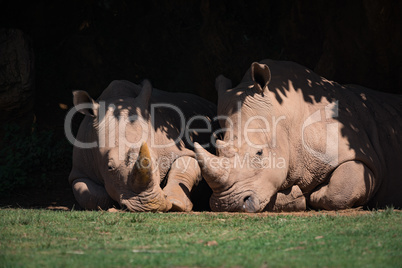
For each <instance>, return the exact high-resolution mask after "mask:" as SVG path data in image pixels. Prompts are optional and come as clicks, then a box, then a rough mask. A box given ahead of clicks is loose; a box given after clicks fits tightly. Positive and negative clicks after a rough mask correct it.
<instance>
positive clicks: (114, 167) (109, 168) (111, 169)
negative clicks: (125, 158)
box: [107, 160, 116, 171]
mask: <svg viewBox="0 0 402 268" xmlns="http://www.w3.org/2000/svg"><path fill="white" fill-rule="evenodd" d="M115 169H116V165H115V164H114V162H113V161H112V160H109V162H108V163H107V170H108V171H113V170H115Z"/></svg>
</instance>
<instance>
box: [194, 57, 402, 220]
mask: <svg viewBox="0 0 402 268" xmlns="http://www.w3.org/2000/svg"><path fill="white" fill-rule="evenodd" d="M216 89H217V91H218V115H219V116H220V123H221V127H223V128H225V131H226V132H225V135H224V141H217V144H218V148H217V151H218V156H219V157H216V156H214V155H212V154H210V153H208V152H206V151H205V150H203V148H202V147H200V146H198V145H197V144H196V145H195V151H196V155H197V159H198V160H199V163H200V165H201V167H202V175H203V177H204V178H205V180H206V181H207V182H208V184H209V185H210V187H211V188H212V190H213V194H212V196H211V199H210V205H211V208H212V209H213V210H215V211H248V212H260V211H264V210H270V209H272V203H273V202H276V201H275V200H276V198H277V197H278V195H277V192H278V191H287V192H286V193H287V194H286V197H287V198H288V202H290V203H292V202H294V201H297V202H296V204H297V206H295V207H293V208H294V209H298V210H300V209H303V208H304V209H305V207H303V202H301V201H300V199H301V198H305V201H306V202H305V203H304V204H307V205H308V206H310V207H312V208H315V209H327V210H337V209H345V208H350V207H355V206H362V205H366V206H369V207H379V206H381V207H383V206H387V205H393V206H395V207H401V206H402V168H401V167H402V153H401V150H402V97H401V96H399V95H391V94H385V93H381V92H376V91H373V90H370V89H367V88H364V87H361V86H354V85H340V84H338V83H336V82H332V81H328V80H326V79H325V78H323V77H320V76H318V75H317V74H315V73H313V72H312V71H311V70H309V69H307V68H305V67H303V66H300V65H298V64H296V63H292V62H284V61H273V60H263V61H261V62H260V63H257V62H255V63H253V64H252V65H251V68H250V69H249V70H248V71H247V73H246V74H245V76H244V78H243V80H242V81H241V83H240V84H239V85H238V86H237V87H235V88H232V86H231V81H230V80H229V79H227V78H225V77H223V76H219V77H218V78H217V79H216ZM292 198H293V199H294V201H292ZM288 208H289V207H288ZM290 208H292V207H291V206H290ZM279 209H280V208H279Z"/></svg>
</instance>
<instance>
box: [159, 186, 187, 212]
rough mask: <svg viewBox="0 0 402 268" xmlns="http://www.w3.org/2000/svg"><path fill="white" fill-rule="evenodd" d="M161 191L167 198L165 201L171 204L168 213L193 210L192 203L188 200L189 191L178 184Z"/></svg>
mask: <svg viewBox="0 0 402 268" xmlns="http://www.w3.org/2000/svg"><path fill="white" fill-rule="evenodd" d="M183 188H184V189H183ZM163 191H164V192H165V194H166V196H167V197H166V199H167V201H168V202H170V203H171V204H172V208H171V209H170V211H177V212H184V211H191V210H192V209H193V203H192V202H191V200H190V198H189V195H190V194H189V190H188V189H187V188H186V187H184V186H183V185H181V184H179V185H175V186H174V187H166V188H165V189H163Z"/></svg>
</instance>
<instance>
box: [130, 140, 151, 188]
mask: <svg viewBox="0 0 402 268" xmlns="http://www.w3.org/2000/svg"><path fill="white" fill-rule="evenodd" d="M133 175H134V183H133V185H134V187H135V188H137V187H139V188H147V187H148V186H150V185H151V182H152V158H151V153H150V152H149V148H148V145H147V143H146V142H144V143H143V144H142V145H141V148H140V153H139V155H138V159H137V162H136V163H135V164H134V171H133Z"/></svg>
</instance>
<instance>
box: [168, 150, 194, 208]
mask: <svg viewBox="0 0 402 268" xmlns="http://www.w3.org/2000/svg"><path fill="white" fill-rule="evenodd" d="M201 178H202V177H201V169H200V167H199V165H198V162H197V160H195V159H194V158H192V157H189V156H183V157H180V158H178V159H176V160H175V161H174V162H173V164H172V167H171V168H170V171H169V174H168V180H167V184H166V186H165V188H163V192H164V193H165V194H166V196H167V197H166V199H167V200H168V201H170V202H171V203H172V209H171V211H191V209H192V208H193V203H192V202H191V200H190V192H191V189H192V188H193V186H194V185H195V184H197V183H198V182H199V181H200V180H201Z"/></svg>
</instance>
